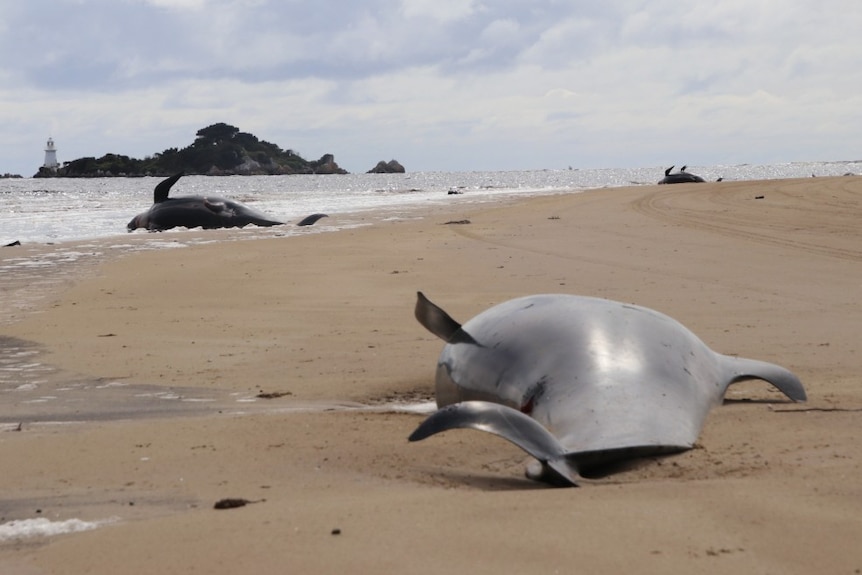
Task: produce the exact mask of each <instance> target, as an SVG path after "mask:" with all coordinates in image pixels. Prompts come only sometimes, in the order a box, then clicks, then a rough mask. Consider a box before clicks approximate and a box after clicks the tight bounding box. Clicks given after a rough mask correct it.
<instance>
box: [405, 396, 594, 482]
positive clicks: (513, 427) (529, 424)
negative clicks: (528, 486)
mask: <svg viewBox="0 0 862 575" xmlns="http://www.w3.org/2000/svg"><path fill="white" fill-rule="evenodd" d="M448 429H477V430H479V431H486V432H488V433H493V434H494V435H498V436H500V437H502V438H503V439H507V440H509V441H511V442H512V443H514V444H515V445H517V446H518V447H520V448H521V449H523V450H524V451H526V452H527V453H529V454H530V455H532V456H533V457H535V458H536V459H538V460H539V463H541V467H538V466H530V467H528V469H527V476H528V477H529V478H530V479H535V480H537V481H544V482H548V483H554V484H557V485H560V484H565V485H578V483H580V482H581V481H582V478H581V476H580V474H579V473H578V471H577V469H576V468H575V467H574V465H573V463H572V462H570V461H569V460H568V459H567V458H566V450H565V449H564V448H563V446H562V445H560V442H559V441H557V438H556V437H554V436H553V435H551V433H550V432H549V431H548V430H547V429H545V428H544V427H543V426H542V425H541V424H540V423H539V422H537V421H536V420H535V419H533V418H531V417H529V416H527V415H524V414H523V413H521V412H520V411H518V410H516V409H512V408H511V407H508V406H505V405H501V404H499V403H492V402H490V401H464V402H462V403H454V404H452V405H448V406H446V407H444V408H443V409H440V410H439V411H437V412H435V413H434V414H432V415H431V416H430V417H428V419H426V420H425V421H423V422H422V423H421V424H420V425H419V427H417V428H416V430H415V431H414V432H413V433H412V434H411V435H410V437H409V438H408V439H409V440H410V441H419V440H421V439H425V438H426V437H430V436H431V435H434V434H436V433H440V432H441V431H446V430H448Z"/></svg>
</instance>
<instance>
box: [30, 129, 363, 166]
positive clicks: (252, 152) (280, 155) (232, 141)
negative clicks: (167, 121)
mask: <svg viewBox="0 0 862 575" xmlns="http://www.w3.org/2000/svg"><path fill="white" fill-rule="evenodd" d="M196 136H197V137H196V139H195V141H194V142H192V144H191V145H190V146H187V147H185V148H182V149H178V148H168V149H167V150H164V151H163V152H161V153H157V154H154V155H152V156H147V157H146V158H144V159H143V160H138V159H135V158H130V157H128V156H123V155H119V154H105V155H104V156H102V157H101V158H94V157H86V158H78V159H77V160H71V161H69V162H64V163H63V166H61V167H60V168H58V169H57V170H49V169H46V168H40V169H39V173H37V174H36V175H35V176H34V177H37V178H40V177H61V178H75V177H98V178H102V177H110V176H167V175H170V174H175V173H178V172H185V173H186V174H189V175H193V174H197V175H218V176H222V175H273V174H346V173H347V172H346V171H345V170H343V169H341V168H340V167H338V164H336V163H335V157H334V156H333V155H332V154H324V155H323V156H322V157H321V158H320V159H319V160H315V161H308V160H305V159H303V158H302V157H301V156H299V155H298V154H296V153H295V152H294V151H293V150H282V149H281V148H279V147H278V146H277V145H275V144H272V143H270V142H266V141H264V140H260V139H258V138H257V137H256V136H254V135H253V134H249V133H248V132H242V131H240V129H239V128H237V127H235V126H231V125H230V124H225V123H222V122H220V123H217V124H212V125H210V126H207V127H206V128H201V129H200V130H198V131H197V133H196Z"/></svg>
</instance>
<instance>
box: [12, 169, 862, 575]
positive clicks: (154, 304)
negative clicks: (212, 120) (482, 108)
mask: <svg viewBox="0 0 862 575" xmlns="http://www.w3.org/2000/svg"><path fill="white" fill-rule="evenodd" d="M459 221H460V222H462V223H449V224H447V223H446V222H459ZM464 221H467V222H469V223H464ZM860 222H862V177H834V178H807V179H799V180H773V181H761V182H722V183H707V184H684V185H675V186H640V187H632V188H619V189H605V190H597V191H591V192H585V193H579V194H565V195H557V196H548V197H540V198H532V199H525V200H519V201H517V202H515V203H511V202H510V203H506V204H504V205H500V206H488V205H483V206H476V205H474V206H468V207H459V206H458V204H457V199H453V202H452V203H451V204H450V205H447V206H445V207H439V208H433V209H429V211H428V213H427V215H426V217H424V218H422V219H421V220H410V221H404V220H402V221H387V222H379V223H376V224H374V225H372V226H368V227H364V228H357V229H353V230H345V231H340V232H336V233H326V234H310V235H305V236H301V237H290V238H276V239H261V240H254V241H244V242H243V241H236V242H220V243H213V244H205V245H196V246H191V247H186V248H183V249H175V250H162V251H150V252H139V253H131V254H128V255H124V256H117V257H111V258H109V259H108V261H106V262H105V263H103V264H100V265H97V266H88V268H87V269H86V273H82V274H79V275H78V276H76V277H75V279H74V281H69V282H67V284H66V285H63V286H61V287H62V289H60V288H57V289H56V290H55V292H54V293H52V294H51V295H50V297H45V298H43V299H41V300H40V303H39V304H38V306H37V307H38V308H37V309H35V310H31V311H29V312H28V313H24V314H21V316H20V318H17V319H16V321H14V322H13V323H9V324H7V325H4V326H2V331H0V335H2V336H4V337H5V338H14V339H11V340H9V341H14V342H19V343H20V344H21V345H24V344H26V345H30V346H32V348H31V349H32V350H38V355H36V356H34V357H36V358H37V359H36V360H35V361H39V362H44V363H45V364H50V365H51V366H54V368H55V372H53V373H52V374H50V375H47V376H45V377H44V378H43V379H45V380H46V381H47V382H46V383H43V384H42V388H41V391H40V393H45V391H44V390H45V389H47V387H46V386H49V387H50V386H51V385H53V386H54V388H52V389H53V390H54V391H52V394H53V395H52V397H60V399H57V400H56V401H47V402H43V403H39V402H25V401H21V400H19V399H16V398H17V397H18V396H16V395H15V394H14V393H7V394H4V397H3V402H4V405H3V406H2V414H3V417H4V419H3V421H5V423H3V424H2V425H0V461H2V473H0V524H2V523H6V522H9V521H13V520H22V519H33V518H46V519H50V520H52V521H63V520H67V519H71V518H77V519H81V520H84V521H92V522H98V521H104V522H105V523H104V524H103V525H101V526H99V527H98V528H96V529H93V530H90V531H86V532H81V533H71V534H66V535H60V536H56V537H51V538H39V537H35V538H21V539H13V540H7V541H5V542H0V573H3V574H4V575H12V574H24V575H29V574H54V573H92V574H112V575H113V574H116V573H125V574H134V573H142V574H143V573H147V574H149V573H163V574H167V573H178V574H179V573H191V572H197V573H208V574H216V573H254V574H263V573H386V572H391V573H473V574H483V573H489V574H490V573H493V574H500V573H516V572H517V573H595V574H601V573H608V574H611V573H613V574H618V573H728V572H734V573H814V572H817V573H848V574H852V573H860V572H862V549H860V546H859V542H860V541H862V442H860V437H862V305H860V304H859V301H858V300H859V296H860V294H862V225H860ZM192 233H206V232H192ZM212 233H221V232H212ZM232 233H241V232H232ZM9 249H14V248H9ZM6 255H7V252H5V251H4V252H3V253H2V256H4V257H5V256H6ZM417 290H421V291H423V292H424V293H425V294H427V295H428V297H430V298H431V299H432V300H434V301H435V302H436V303H438V304H440V305H441V306H442V307H444V308H445V309H446V311H448V312H449V313H450V314H451V315H452V316H453V317H454V318H456V319H458V320H460V321H462V322H463V321H466V320H467V319H469V318H470V317H472V316H474V315H476V314H477V313H479V312H481V311H482V310H484V309H486V308H488V307H490V306H492V305H494V304H496V303H500V302H502V301H504V300H507V299H510V298H513V297H517V296H521V295H528V294H535V293H572V294H581V295H590V296H598V297H604V298H609V299H615V300H620V301H624V302H630V303H635V304H638V305H642V306H646V307H651V308H654V309H656V310H659V311H661V312H663V313H666V314H668V315H670V316H671V317H673V318H675V319H677V320H679V321H680V322H682V323H683V324H685V325H686V326H687V327H689V328H690V329H691V330H692V331H693V332H695V333H696V334H697V335H698V336H700V337H701V338H702V339H703V340H704V341H705V342H706V343H707V344H708V345H709V346H710V347H712V348H713V349H714V350H716V351H719V352H721V353H725V354H731V355H733V354H736V355H741V356H745V357H751V358H756V359H761V360H765V361H770V362H774V363H778V364H781V365H783V366H785V367H787V368H788V369H791V370H792V371H794V372H795V373H796V374H797V375H798V376H799V377H800V378H801V379H802V381H803V383H804V385H805V387H806V390H807V392H808V397H809V401H808V402H807V403H804V404H794V403H791V402H789V401H786V400H785V399H784V398H783V396H781V395H780V394H779V393H777V392H775V391H774V390H773V389H772V388H771V387H770V386H768V385H767V384H765V383H763V382H760V381H750V382H744V383H740V384H738V385H735V386H734V387H732V388H731V390H730V392H729V395H728V398H729V399H730V400H731V401H728V402H726V403H725V405H723V406H719V407H717V408H715V409H714V410H713V411H712V412H711V413H710V415H709V417H708V419H707V422H706V426H705V428H704V430H703V432H702V434H701V436H700V439H699V441H698V444H697V446H696V448H695V449H692V450H691V451H688V452H685V453H682V454H679V455H676V456H673V457H668V458H664V459H660V460H659V459H654V460H647V461H644V462H643V464H642V465H639V466H635V467H633V468H632V469H628V470H626V471H624V472H621V473H618V474H615V475H611V476H609V477H607V478H606V479H605V480H603V482H602V483H601V484H598V485H587V486H583V487H580V488H570V489H558V488H550V487H546V486H544V485H541V484H537V483H534V482H531V481H529V480H528V479H526V478H525V477H524V474H523V470H524V465H525V463H526V462H527V461H528V460H529V458H528V457H527V456H526V455H525V454H524V453H523V452H522V451H520V450H519V449H517V448H516V447H514V446H512V445H510V444H509V443H507V442H505V441H503V440H501V439H499V438H496V437H493V436H491V435H488V434H483V433H477V432H474V431H451V432H447V433H444V434H441V435H438V436H434V437H432V438H429V439H427V440H425V441H422V442H418V443H408V441H407V436H408V435H409V434H410V433H411V432H412V431H413V429H414V428H415V427H416V426H417V425H418V424H419V423H420V422H421V421H422V419H423V418H424V417H425V416H424V415H422V414H416V413H398V412H394V411H392V410H390V409H388V408H387V407H386V406H387V405H389V404H392V403H393V402H394V403H405V404H413V403H416V402H422V401H428V400H430V399H431V398H432V394H433V379H434V370H435V365H436V360H437V356H438V354H439V353H440V350H441V348H442V345H443V344H442V342H441V341H440V340H438V339H436V338H435V337H434V336H432V335H431V334H430V333H428V332H427V331H425V329H424V328H422V326H420V325H419V324H418V323H417V322H416V320H415V319H414V317H413V306H414V302H415V297H416V292H417ZM34 353H36V351H34ZM64 394H65V395H64ZM27 397H30V396H27ZM63 398H66V399H63ZM30 399H32V397H30ZM657 416H659V417H660V415H657ZM46 422H53V423H46ZM18 423H20V424H21V425H20V426H19V425H17V424H18ZM223 498H243V499H246V500H248V501H251V502H253V503H250V504H248V505H246V506H244V507H241V508H237V509H227V510H216V509H214V508H213V506H214V504H215V502H217V501H219V500H221V499H223Z"/></svg>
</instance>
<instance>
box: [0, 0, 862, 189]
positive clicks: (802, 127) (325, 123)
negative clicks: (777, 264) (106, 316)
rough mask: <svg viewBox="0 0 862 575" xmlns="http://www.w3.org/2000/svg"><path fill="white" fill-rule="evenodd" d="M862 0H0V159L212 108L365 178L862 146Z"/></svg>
mask: <svg viewBox="0 0 862 575" xmlns="http://www.w3.org/2000/svg"><path fill="white" fill-rule="evenodd" d="M860 34H862V3H860V2H859V0H817V1H814V0H793V1H792V2H791V1H789V0H771V1H770V0H720V1H719V0H589V1H588V0H362V1H359V0H314V1H306V2H301V1H298V0H26V1H24V0H0V173H3V172H12V173H20V174H22V175H24V176H31V175H32V174H33V173H35V172H36V170H37V169H38V167H39V166H40V165H41V164H42V161H43V158H44V152H43V149H44V146H45V142H46V140H47V138H48V137H49V136H52V137H53V138H54V140H55V142H56V145H57V149H58V159H59V160H60V161H61V162H63V161H69V160H73V159H76V158H80V157H83V156H96V157H98V156H101V155H103V154H105V153H108V152H115V153H119V154H125V155H129V156H132V157H136V158H143V157H144V156H147V155H152V154H154V153H157V152H161V151H162V150H164V149H166V148H170V147H184V146H187V145H189V144H191V143H192V141H193V140H194V138H195V132H197V130H199V129H200V128H202V127H205V126H208V125H210V124H213V123H216V122H226V123H228V124H232V125H234V126H236V127H238V128H240V129H241V130H243V131H246V132H251V133H253V134H255V135H256V136H258V137H259V138H261V139H264V140H267V141H269V142H272V143H275V144H278V145H279V146H281V147H282V148H285V149H288V148H289V149H293V150H294V151H296V152H297V153H299V154H300V155H301V156H303V157H304V158H306V159H317V158H319V157H320V156H321V155H323V154H325V153H332V154H335V159H336V161H337V162H338V163H339V165H341V167H343V168H345V169H347V170H348V171H351V172H363V171H366V170H368V169H370V168H371V167H373V166H374V165H375V164H376V163H377V161H378V160H390V159H393V158H394V159H397V160H399V161H400V162H401V163H402V164H404V166H405V167H406V168H407V170H408V171H426V170H509V169H543V168H566V167H568V166H572V167H583V168H597V167H639V166H661V165H670V164H677V165H680V164H689V165H712V164H737V163H780V162H789V161H818V160H855V159H860V158H862V40H860Z"/></svg>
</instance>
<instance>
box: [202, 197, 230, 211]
mask: <svg viewBox="0 0 862 575" xmlns="http://www.w3.org/2000/svg"><path fill="white" fill-rule="evenodd" d="M204 207H205V208H206V209H208V210H209V211H211V212H213V213H214V214H220V213H222V212H223V211H225V210H226V209H227V206H226V205H225V203H224V202H217V201H213V200H210V199H209V198H204Z"/></svg>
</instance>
